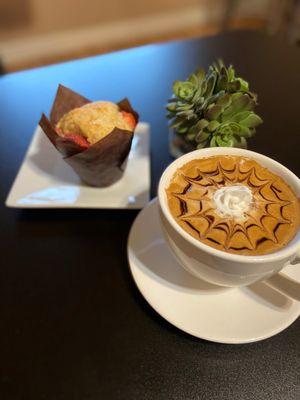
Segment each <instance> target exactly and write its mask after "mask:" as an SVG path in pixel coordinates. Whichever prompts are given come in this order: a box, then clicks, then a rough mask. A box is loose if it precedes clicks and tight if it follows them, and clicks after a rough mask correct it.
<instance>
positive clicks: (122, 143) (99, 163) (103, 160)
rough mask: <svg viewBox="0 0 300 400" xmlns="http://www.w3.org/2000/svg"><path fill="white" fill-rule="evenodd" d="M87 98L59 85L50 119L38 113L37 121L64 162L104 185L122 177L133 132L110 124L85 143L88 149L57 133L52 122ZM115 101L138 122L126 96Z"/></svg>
mask: <svg viewBox="0 0 300 400" xmlns="http://www.w3.org/2000/svg"><path fill="white" fill-rule="evenodd" d="M90 102H91V101H90V100H88V99H86V98H85V97H83V96H81V95H80V94H78V93H76V92H73V91H72V90H71V89H68V88H66V87H65V86H62V85H59V87H58V90H57V93H56V97H55V100H54V103H53V106H52V109H51V112H50V120H49V119H48V118H47V117H46V115H45V114H42V117H41V119H40V122H39V125H40V127H41V128H42V130H43V131H44V133H45V134H46V135H47V136H48V138H49V140H50V141H51V143H52V144H53V145H54V146H55V147H56V149H57V150H58V151H59V152H60V153H61V154H62V156H63V158H64V160H65V162H66V163H68V164H69V165H70V166H71V167H72V168H73V170H74V171H75V172H76V173H77V175H78V176H79V177H80V178H81V179H82V181H84V182H85V183H87V184H88V185H91V186H98V187H105V186H109V185H111V184H113V183H114V182H116V181H118V180H119V179H120V178H121V177H122V175H123V173H124V170H125V167H126V164H127V158H128V154H129V151H130V148H131V143H132V139H133V134H134V133H133V132H129V131H126V130H123V129H119V128H114V130H113V131H112V132H111V133H109V134H108V135H107V136H105V137H104V138H103V139H100V140H99V141H98V142H97V143H95V144H93V145H91V146H89V148H88V149H86V150H82V147H81V146H79V145H77V144H76V143H74V142H72V141H70V140H67V139H65V138H63V137H61V136H59V135H58V134H57V133H56V131H55V126H56V124H57V123H58V121H59V120H60V118H61V117H62V116H63V115H64V114H66V113H67V112H69V111H71V110H72V109H73V108H76V107H81V106H83V105H85V104H87V103H90ZM117 104H118V106H119V107H120V109H121V110H123V111H126V112H129V113H131V114H133V116H134V118H135V120H136V122H138V119H139V115H138V113H137V112H136V111H135V110H133V108H132V107H131V104H130V102H129V101H128V100H127V99H123V100H121V101H120V102H119V103H117Z"/></svg>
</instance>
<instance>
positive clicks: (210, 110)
mask: <svg viewBox="0 0 300 400" xmlns="http://www.w3.org/2000/svg"><path fill="white" fill-rule="evenodd" d="M173 93H174V95H173V97H172V98H171V99H170V100H169V101H168V105H167V107H166V108H167V110H168V114H167V118H169V119H170V120H171V124H170V126H171V127H172V128H174V129H175V130H176V133H177V134H178V135H180V136H181V137H182V139H184V141H185V142H187V143H189V144H190V147H192V148H198V149H199V148H203V147H214V146H221V147H224V146H229V147H246V145H247V139H248V138H249V137H251V136H252V135H253V134H254V133H255V128H256V127H257V126H258V125H259V124H261V123H262V119H261V118H260V117H259V116H258V115H257V114H255V112H254V108H255V106H256V105H257V96H256V95H255V94H254V93H252V92H250V90H249V84H248V82H246V81H245V80H244V79H242V78H240V77H236V75H235V70H234V68H233V66H232V65H230V66H229V67H228V68H226V66H225V65H224V63H223V61H222V60H219V61H218V62H217V63H214V64H213V65H211V66H210V67H209V69H208V72H207V73H205V71H204V70H203V69H199V70H197V71H195V72H194V73H193V74H192V75H190V77H189V78H188V79H187V80H186V81H175V82H174V84H173Z"/></svg>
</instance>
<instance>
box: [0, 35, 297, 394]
mask: <svg viewBox="0 0 300 400" xmlns="http://www.w3.org/2000/svg"><path fill="white" fill-rule="evenodd" d="M217 57H223V59H224V60H225V62H227V63H229V62H232V63H233V64H234V65H235V67H236V70H237V71H238V73H240V74H241V76H243V77H246V78H247V79H248V80H249V81H250V82H251V87H252V89H253V90H254V91H256V92H257V93H258V94H259V103H260V106H259V110H258V112H259V113H260V114H261V115H262V117H263V119H264V124H263V125H262V126H261V127H259V129H258V134H257V136H256V137H255V138H254V139H252V140H251V141H250V143H249V148H250V149H253V150H256V151H259V152H262V153H264V154H266V155H268V156H271V157H273V158H275V159H276V160H278V161H280V162H282V163H283V164H285V165H286V166H287V167H288V168H290V169H291V170H292V171H294V172H295V173H296V174H298V175H299V174H300V161H299V145H300V122H299V121H300V118H299V111H300V107H299V106H300V102H299V94H298V92H299V89H300V72H299V71H300V48H296V47H291V46H289V45H287V44H286V43H285V42H283V41H282V40H281V39H280V38H276V37H267V36H265V35H263V34H261V33H254V32H235V33H229V34H226V35H222V36H216V37H210V38H205V39H201V40H191V41H185V42H175V43H170V44H162V45H151V46H146V47H141V48H137V49H132V50H128V51H121V52H118V53H113V54H109V55H105V56H99V57H93V58H88V59H84V60H78V61H73V62H68V63H64V64H59V65H53V66H50V67H46V68H39V69H34V70H30V71H25V72H20V73H15V74H11V75H7V76H4V77H2V78H0V139H1V146H0V160H1V168H0V200H1V204H0V219H1V222H0V223H1V228H0V319H1V324H0V398H1V400H15V399H22V400H23V399H24V400H27V399H28V400H42V399H47V400H60V399H70V400H71V399H72V400H77V399H78V400H79V399H80V400H82V399H91V400H94V399H97V400H98V399H124V400H125V399H126V400H129V399H139V400H141V399H155V400H160V399H162V400H167V399H205V400H206V399H212V400H214V399H216V400H217V399H230V400H235V399H240V400H248V399H249V400H250V399H251V400H252V399H255V400H266V399H272V400H277V399H282V400H294V399H295V400H296V399H299V398H300V372H299V371H300V335H299V333H300V331H299V330H300V320H298V321H296V322H295V323H294V324H292V326H290V327H289V328H288V329H287V330H285V331H284V332H282V333H280V334H279V335H277V336H275V337H273V338H270V339H267V340H265V341H262V342H258V343H253V344H247V345H236V346H235V345H220V344H215V343H210V342H206V341H203V340H199V339H196V338H193V337H191V336H188V335H186V334H184V333H182V332H180V331H179V330H177V329H176V328H174V327H173V326H171V325H170V324H169V323H168V322H166V321H164V320H163V319H162V318H161V317H160V316H159V315H157V314H156V313H155V312H154V311H153V310H152V309H151V308H150V306H148V305H147V303H146V301H145V300H144V299H143V298H142V296H141V295H140V294H139V292H138V290H137V289H136V287H135V285H134V283H133V281H132V279H131V276H130V273H129V270H128V265H127V258H126V241H127V236H128V232H129V229H130V226H131V224H132V222H133V220H134V218H135V216H136V214H137V212H136V211H126V210H125V211H124V210H123V211H121V210H120V211H107V210H90V211H89V210H74V211H72V210H26V211H21V210H15V209H7V208H5V206H4V201H5V198H6V195H7V193H8V191H9V189H10V186H11V184H12V182H13V179H14V177H15V175H16V173H17V171H18V168H19V167H20V164H21V162H22V159H23V157H24V153H25V151H26V148H27V147H28V144H29V141H30V138H31V136H32V133H33V130H34V128H35V126H36V124H37V121H38V119H39V117H40V114H41V112H42V111H46V112H48V111H49V108H50V105H51V102H52V99H53V97H54V94H55V91H56V88H57V85H58V84H59V83H62V84H64V85H66V86H69V87H71V88H73V89H74V90H76V91H78V92H80V93H81V94H83V95H84V96H86V97H88V98H91V99H92V100H96V99H110V100H119V99H120V98H122V97H123V96H128V97H129V98H130V100H131V101H132V103H133V105H134V106H135V108H136V109H137V110H139V112H140V114H141V120H143V121H149V122H150V123H151V130H152V133H151V135H152V136H151V163H152V164H151V175H152V188H151V190H152V196H154V195H155V192H156V187H157V183H158V179H159V177H160V175H161V173H162V171H163V169H164V168H165V167H166V165H167V164H168V163H169V162H170V158H169V156H168V146H167V124H166V121H165V118H164V115H165V111H164V104H165V102H166V99H167V98H168V97H169V95H170V93H171V85H172V82H173V80H175V79H183V78H185V77H186V76H187V75H188V74H189V73H190V72H191V71H192V70H193V69H195V68H196V67H198V66H203V67H207V66H208V65H209V63H211V62H212V61H213V60H214V59H216V58H217ZM245 312H247V310H245Z"/></svg>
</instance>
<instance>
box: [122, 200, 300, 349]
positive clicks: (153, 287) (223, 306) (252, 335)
mask: <svg viewBox="0 0 300 400" xmlns="http://www.w3.org/2000/svg"><path fill="white" fill-rule="evenodd" d="M127 250H128V259H129V265H130V269H131V272H132V276H133V279H134V280H135V283H136V285H137V287H138V288H139V290H140V292H141V293H142V295H143V296H144V297H145V299H146V300H147V302H148V303H149V304H150V305H151V306H152V307H153V308H154V309H155V310H156V311H157V312H158V313H159V314H160V315H161V316H162V317H163V318H165V319H166V320H167V321H169V322H170V323H171V324H173V325H174V326H176V327H177V328H179V329H181V330H183V331H184V332H187V333H189V334H191V335H193V336H196V337H198V338H201V339H206V340H210V341H213V342H220V343H249V342H255V341H258V340H262V339H266V338H268V337H270V336H273V335H275V334H277V333H279V332H281V331H282V330H284V329H285V328H287V327H288V326H289V325H290V324H291V323H292V322H294V321H295V320H296V319H297V317H298V316H299V315H300V303H299V302H295V301H293V300H290V299H289V298H287V297H285V296H284V295H282V294H280V293H278V292H277V291H275V290H274V289H272V288H270V287H269V286H267V285H266V284H265V283H263V282H259V283H255V284H254V285H251V286H249V287H243V288H222V287H218V286H214V285H211V284H209V283H206V282H204V281H201V280H199V279H197V278H194V277H193V276H192V275H190V274H189V273H187V272H185V270H184V269H183V268H182V267H181V266H180V265H179V264H178V262H177V261H176V260H175V258H174V257H173V255H172V254H171V252H170V250H169V248H168V246H167V245H166V242H165V240H164V238H163V234H162V231H161V228H160V222H159V216H158V207H157V200H156V199H154V200H153V201H152V202H150V203H149V204H148V205H147V206H146V207H145V208H144V209H143V210H142V211H141V212H140V213H139V215H138V216H137V218H136V220H135V222H134V224H133V225H132V228H131V231H130V235H129V239H128V249H127ZM285 271H286V272H287V274H288V275H290V276H292V277H293V278H294V279H297V280H300V269H299V268H298V269H297V268H293V267H289V268H286V269H285Z"/></svg>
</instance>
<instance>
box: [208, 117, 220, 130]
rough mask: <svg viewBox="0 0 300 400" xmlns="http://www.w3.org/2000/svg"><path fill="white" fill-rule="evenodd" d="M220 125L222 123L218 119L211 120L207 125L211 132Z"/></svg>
mask: <svg viewBox="0 0 300 400" xmlns="http://www.w3.org/2000/svg"><path fill="white" fill-rule="evenodd" d="M219 125H220V122H218V121H216V120H214V121H210V123H209V124H208V125H207V129H208V130H209V131H210V132H213V131H215V130H216V129H217V128H218V127H219Z"/></svg>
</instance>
